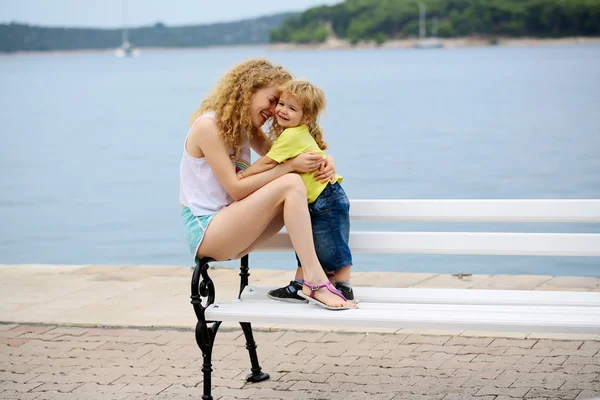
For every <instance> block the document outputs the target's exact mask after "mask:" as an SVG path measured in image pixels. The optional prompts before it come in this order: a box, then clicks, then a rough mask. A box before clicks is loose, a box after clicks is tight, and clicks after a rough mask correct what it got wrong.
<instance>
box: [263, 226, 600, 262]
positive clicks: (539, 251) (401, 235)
mask: <svg viewBox="0 0 600 400" xmlns="http://www.w3.org/2000/svg"><path fill="white" fill-rule="evenodd" d="M350 248H351V250H352V251H353V252H355V253H370V254H479V255H494V254H496V255H519V256H592V257H598V256H600V234H594V233H508V232H350ZM256 251H293V247H292V243H291V241H290V238H289V236H288V234H287V232H285V231H282V232H279V233H278V234H277V235H275V236H273V237H272V238H270V239H269V240H267V241H265V243H263V244H261V246H260V248H258V249H257V250H256Z"/></svg>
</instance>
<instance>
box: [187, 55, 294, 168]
mask: <svg viewBox="0 0 600 400" xmlns="http://www.w3.org/2000/svg"><path fill="white" fill-rule="evenodd" d="M290 79H292V76H291V74H290V73H289V72H288V71H286V70H285V69H284V68H283V67H281V66H279V65H274V64H272V63H271V62H270V61H268V60H264V59H252V60H248V61H245V62H242V63H240V64H238V65H236V66H234V67H233V68H232V69H230V70H229V71H228V72H227V73H226V74H225V75H224V76H223V77H222V78H221V80H219V82H218V83H217V85H216V87H215V88H214V89H213V90H212V92H211V93H210V94H209V95H208V96H207V97H206V98H205V99H204V100H203V101H202V103H201V104H200V108H199V109H198V110H196V111H195V112H194V113H193V114H192V116H191V119H190V125H191V124H193V123H194V121H196V119H197V118H198V117H199V116H200V115H202V114H203V113H205V112H207V111H214V112H215V119H216V122H217V125H218V127H219V130H220V134H221V137H222V138H223V140H224V141H225V144H226V145H227V146H229V147H230V148H231V149H232V150H233V155H234V156H238V155H239V152H240V149H241V147H242V144H243V143H244V142H245V140H246V139H251V138H252V137H253V136H254V135H257V134H258V135H262V134H263V133H262V131H261V130H260V128H256V127H254V126H252V116H251V113H250V100H251V97H252V95H253V94H254V93H256V91H257V90H259V89H263V88H265V87H269V86H271V85H279V84H281V83H284V82H286V81H287V80H290Z"/></svg>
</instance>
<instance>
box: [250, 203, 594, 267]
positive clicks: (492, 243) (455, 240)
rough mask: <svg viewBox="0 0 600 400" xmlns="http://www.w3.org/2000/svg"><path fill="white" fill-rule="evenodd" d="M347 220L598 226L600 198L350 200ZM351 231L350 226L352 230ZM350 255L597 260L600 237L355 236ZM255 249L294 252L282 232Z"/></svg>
mask: <svg viewBox="0 0 600 400" xmlns="http://www.w3.org/2000/svg"><path fill="white" fill-rule="evenodd" d="M350 218H351V220H352V221H370V222H499V223H506V222H510V223H513V222H528V223H529V222H536V223H537V222H540V223H543V222H546V223H547V222H552V223H600V200H596V199H590V200H351V206H350ZM351 229H352V228H351ZM350 248H351V249H352V251H353V252H355V253H377V254H390V253H391V254H498V255H532V256H596V257H598V256H600V233H522V232H381V231H377V232H371V231H369V232H358V231H355V230H352V231H351V233H350ZM257 250H258V251H291V250H293V247H292V244H291V241H290V239H289V236H288V235H287V232H285V230H282V231H281V232H280V233H278V234H277V235H276V236H274V237H273V238H271V239H270V240H268V241H267V242H265V243H264V244H263V245H262V246H261V247H260V248H259V249H257Z"/></svg>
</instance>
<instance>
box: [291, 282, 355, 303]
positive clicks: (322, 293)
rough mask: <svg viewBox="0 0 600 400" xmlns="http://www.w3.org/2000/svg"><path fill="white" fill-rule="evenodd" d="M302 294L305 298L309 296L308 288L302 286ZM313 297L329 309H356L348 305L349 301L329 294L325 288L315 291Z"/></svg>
mask: <svg viewBox="0 0 600 400" xmlns="http://www.w3.org/2000/svg"><path fill="white" fill-rule="evenodd" d="M302 293H304V294H305V295H307V296H310V293H311V290H310V288H309V287H308V286H306V285H303V286H302ZM313 297H314V298H315V299H317V300H319V301H320V302H322V303H324V304H326V305H328V306H329V307H343V306H350V307H352V308H356V304H353V303H350V302H349V301H346V300H344V299H343V298H341V297H340V296H338V295H336V294H334V293H331V292H330V291H329V289H327V288H326V287H322V288H320V289H318V290H316V291H315V292H314V294H313Z"/></svg>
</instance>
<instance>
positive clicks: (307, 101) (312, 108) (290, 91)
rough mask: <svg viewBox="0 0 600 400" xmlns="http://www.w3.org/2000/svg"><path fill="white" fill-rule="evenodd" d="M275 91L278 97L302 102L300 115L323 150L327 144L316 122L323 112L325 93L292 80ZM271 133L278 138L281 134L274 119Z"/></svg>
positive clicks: (307, 84)
mask: <svg viewBox="0 0 600 400" xmlns="http://www.w3.org/2000/svg"><path fill="white" fill-rule="evenodd" d="M277 91H278V95H279V96H281V95H282V94H287V95H290V96H292V97H294V98H296V99H298V100H299V101H301V102H302V104H303V105H302V113H303V114H304V119H305V120H306V121H307V123H306V125H307V126H308V130H309V131H310V134H311V136H312V137H313V138H314V139H315V142H317V145H318V146H319V148H320V149H321V150H325V149H326V148H327V143H326V142H325V141H324V140H323V130H322V129H321V127H320V126H319V124H318V122H317V120H318V118H319V115H320V114H321V113H322V112H324V111H325V93H324V92H323V90H321V89H320V88H318V87H316V86H315V85H313V84H312V83H310V82H308V81H305V80H301V79H292V80H289V81H286V82H284V83H282V84H281V85H279V87H278V88H277ZM271 132H272V134H275V136H279V134H281V132H283V128H282V127H281V126H279V124H277V119H276V118H274V119H273V125H272V129H271Z"/></svg>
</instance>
